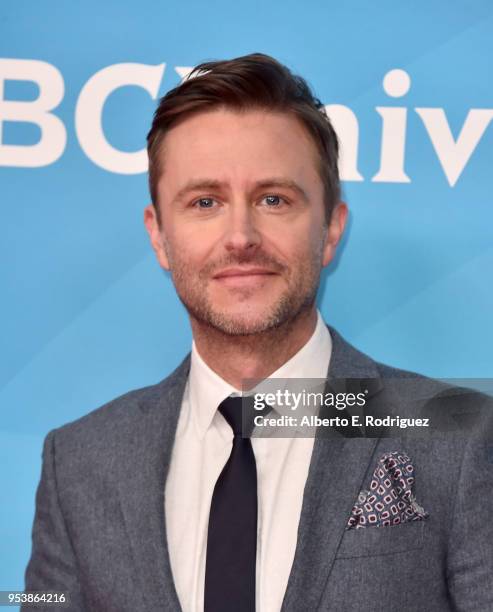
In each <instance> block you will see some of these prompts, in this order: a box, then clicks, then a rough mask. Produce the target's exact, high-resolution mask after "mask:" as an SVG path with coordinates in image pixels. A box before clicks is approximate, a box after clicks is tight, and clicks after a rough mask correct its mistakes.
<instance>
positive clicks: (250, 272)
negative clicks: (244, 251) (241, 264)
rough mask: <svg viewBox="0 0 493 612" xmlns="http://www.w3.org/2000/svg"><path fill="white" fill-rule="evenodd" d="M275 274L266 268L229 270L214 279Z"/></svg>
mask: <svg viewBox="0 0 493 612" xmlns="http://www.w3.org/2000/svg"><path fill="white" fill-rule="evenodd" d="M272 274H275V272H272V271H271V270H266V269H265V268H227V269H226V270H222V271H221V272H218V273H217V274H215V275H214V278H216V279H219V278H230V277H240V276H266V275H272Z"/></svg>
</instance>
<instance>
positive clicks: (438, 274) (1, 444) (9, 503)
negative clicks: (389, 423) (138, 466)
mask: <svg viewBox="0 0 493 612" xmlns="http://www.w3.org/2000/svg"><path fill="white" fill-rule="evenodd" d="M254 51H261V52H265V53H269V54H271V55H274V56H275V57H277V58H278V59H280V60H281V61H282V62H284V63H286V64H288V65H289V66H290V67H291V68H292V69H293V70H294V71H296V72H299V73H300V74H302V75H303V76H305V77H306V78H307V79H308V81H309V82H310V83H311V84H312V85H313V87H314V89H315V91H316V92H317V94H318V96H319V97H320V99H321V100H322V101H323V102H324V103H325V104H338V105H343V106H345V107H347V108H348V109H350V110H351V111H352V112H353V113H354V116H355V117H356V119H357V122H358V125H359V142H358V150H357V154H358V155H357V170H358V172H359V173H360V174H361V176H362V178H363V180H360V181H355V180H347V181H345V184H344V189H345V197H346V199H347V201H348V203H349V205H350V207H351V210H352V217H351V224H350V227H349V232H348V235H347V240H346V241H345V244H344V248H343V251H342V254H341V257H340V258H339V260H338V263H337V265H336V266H335V268H334V269H332V271H331V272H329V274H328V275H326V276H325V277H324V283H323V295H322V296H321V299H320V307H321V309H322V312H323V314H324V316H325V318H326V319H327V320H328V321H329V322H331V323H332V324H333V325H335V326H336V327H338V328H339V330H340V331H341V332H342V333H343V334H344V335H345V336H346V337H347V338H348V339H349V340H350V341H351V342H353V343H354V344H356V345H357V346H358V347H359V348H361V349H362V350H364V351H366V352H368V353H370V354H371V355H372V356H373V357H375V358H378V359H380V360H382V361H384V362H388V363H391V364H393V365H395V366H399V367H403V368H408V369H413V370H417V371H420V372H424V373H426V374H430V375H433V376H456V377H460V376H475V377H488V376H491V374H492V358H491V346H492V345H493V326H492V324H491V318H492V317H491V313H492V307H493V286H492V281H491V277H492V272H491V271H492V269H493V241H492V226H493V206H492V197H491V193H492V190H493V179H492V174H493V172H492V154H491V151H492V145H493V126H492V125H491V124H489V123H488V121H489V120H488V116H489V115H488V113H490V114H491V113H492V112H493V111H492V109H493V80H492V78H491V76H492V75H491V58H492V57H493V6H492V4H491V2H490V1H489V0H482V1H479V0H477V1H476V2H470V1H468V0H454V1H450V0H437V1H435V2H431V3H428V2H426V3H425V2H422V3H415V2H412V3H411V2H401V3H396V2H390V1H383V2H379V3H370V2H367V1H355V0H349V1H346V2H337V3H336V2H326V1H317V2H294V1H292V0H282V1H281V0H270V1H269V2H265V1H263V2H258V1H250V2H239V3H238V2H236V3H232V2H230V1H225V0H216V1H214V2H207V3H206V2H197V1H192V2H190V1H186V2H178V1H177V0H173V1H171V0H170V1H168V2H157V1H155V2H152V1H150V0H140V1H139V2H131V1H122V0H119V1H118V2H117V1H108V0H106V1H105V2H96V1H95V0H86V2H84V3H75V2H65V1H63V0H60V1H53V0H51V1H46V2H34V1H30V2H29V1H26V0H16V1H15V2H13V0H12V1H11V2H2V4H1V7H0V57H1V58H6V59H7V60H9V61H7V62H5V61H4V62H3V63H2V64H1V65H0V78H1V79H2V81H1V82H2V83H3V80H4V79H6V80H5V83H4V87H3V94H2V91H1V90H0V119H4V121H3V124H2V140H1V146H0V160H2V161H1V163H0V165H1V167H0V202H1V203H0V221H1V242H0V244H1V252H0V254H1V287H2V301H1V322H2V333H1V338H2V344H1V345H2V351H1V363H0V406H1V422H0V469H1V485H2V504H1V506H0V546H1V552H0V589H13V588H17V589H20V588H22V587H23V571H24V567H25V564H26V562H27V559H28V556H29V552H30V530H31V523H32V517H33V511H34V493H35V488H36V485H37V482H38V478H39V472H40V452H41V444H42V439H43V437H44V436H45V434H46V433H47V432H48V431H49V430H50V429H51V428H53V427H56V426H59V425H61V424H63V423H65V422H67V421H69V420H73V419H75V418H77V417H78V416H80V415H82V414H84V413H86V412H89V411H90V410H92V409H93V408H96V407H97V406H99V405H101V404H102V403H104V402H105V401H107V400H109V399H111V398H113V397H115V396H116V395H119V394H121V393H123V392H125V391H127V390H129V389H131V388H135V387H139V386H143V385H146V384H150V383H154V382H156V381H158V380H160V379H161V378H163V377H164V376H165V375H166V374H167V373H169V372H170V371H171V369H172V368H174V366H175V365H176V364H177V363H178V361H179V360H180V359H181V358H182V356H183V355H184V354H185V353H186V352H187V350H188V348H189V344H190V339H191V336H190V332H189V329H188V324H187V318H186V316H185V313H184V311H183V308H182V307H181V305H180V303H179V302H178V300H177V298H176V297H175V294H174V291H173V288H172V285H171V282H170V279H169V278H168V277H167V276H165V275H164V274H163V273H162V272H161V271H160V270H159V268H158V266H157V264H156V262H155V261H154V259H153V255H152V253H151V250H150V247H149V245H148V242H147V237H146V234H145V232H144V228H143V224H142V209H143V207H144V205H145V204H146V203H147V202H148V194H147V187H146V177H145V174H144V173H142V172H140V173H137V174H122V173H117V172H112V171H108V170H106V169H104V168H102V167H101V165H98V164H97V163H94V161H92V160H91V159H90V158H89V157H88V156H87V154H86V153H85V152H84V150H83V148H82V147H81V144H80V142H79V138H78V136H77V133H76V129H75V109H76V106H77V103H78V100H80V93H81V91H82V90H83V88H84V86H85V84H86V83H87V82H88V80H89V79H91V77H93V76H94V75H95V74H96V73H98V71H101V70H102V69H104V68H106V67H108V66H113V65H115V64H121V63H138V64H146V65H150V66H158V65H161V64H163V63H166V67H165V70H164V74H163V77H162V79H161V81H160V83H159V95H162V94H163V93H165V92H166V91H167V90H168V89H169V88H171V87H172V86H174V85H176V84H177V83H178V82H179V80H180V77H179V74H178V72H177V70H176V68H179V67H191V66H194V65H196V64H197V63H199V62H200V61H204V60H207V59H216V58H230V57H234V56H238V55H243V54H246V53H250V52H254ZM15 60H38V61H43V62H47V63H48V64H50V65H51V66H54V67H55V68H56V69H57V70H58V71H59V73H60V74H61V77H62V79H63V83H64V91H63V97H62V99H61V102H60V103H59V104H58V105H57V106H56V108H55V109H54V110H53V113H54V115H56V116H57V117H58V118H59V119H60V120H61V122H62V124H63V126H64V128H65V130H66V137H67V141H66V145H65V146H64V147H62V149H63V150H62V151H61V152H60V154H58V158H57V159H56V160H55V161H53V163H50V164H49V165H44V166H40V167H25V166H23V165H22V164H25V163H27V162H26V159H27V154H26V155H24V153H23V151H28V149H27V148H26V149H20V150H18V153H17V154H16V155H17V157H18V160H17V161H16V159H17V157H16V156H15V155H12V156H11V157H9V151H10V150H9V149H8V148H6V147H5V145H18V146H19V145H20V146H24V147H28V146H29V145H33V144H35V143H36V142H37V141H38V140H39V138H40V136H42V134H41V131H40V128H39V126H37V125H36V124H33V123H31V124H30V123H22V122H19V121H12V120H10V121H7V120H5V119H6V118H9V117H10V119H12V116H11V115H10V116H9V114H8V113H9V112H11V111H9V108H10V109H11V108H13V107H12V106H9V105H8V104H6V102H5V101H11V102H12V101H14V102H15V101H23V100H24V101H31V102H35V101H36V99H37V98H38V96H39V95H40V89H39V87H38V86H37V85H36V84H34V83H32V82H28V81H26V80H24V78H25V77H22V74H21V71H20V70H21V69H20V68H19V66H26V65H27V64H25V63H22V62H21V63H18V62H16V61H15ZM29 65H30V66H32V64H29ZM393 69H401V70H404V71H405V72H406V73H407V74H408V75H409V77H410V80H411V86H410V89H409V91H408V93H406V94H405V95H402V96H401V97H398V98H393V97H391V96H389V95H388V94H387V93H386V92H385V91H384V89H383V86H382V82H383V79H384V77H385V75H386V74H387V73H388V72H389V71H391V70H393ZM2 71H3V72H2ZM9 71H10V72H9ZM12 71H13V73H12ZM16 71H17V72H16ZM16 74H17V75H18V76H17V79H16V76H15V75H16ZM37 74H38V73H37ZM40 74H41V73H39V74H38V77H39V78H41V77H40ZM7 76H8V77H9V78H8V79H7ZM2 96H3V100H4V102H2ZM88 96H89V98H90V95H89V94H88ZM154 106H155V100H153V99H152V97H151V95H150V94H149V92H148V91H146V90H145V89H143V88H142V87H137V86H135V85H134V86H124V87H120V88H118V89H116V90H115V91H114V92H113V93H111V94H110V95H109V96H108V98H107V100H106V103H105V104H104V107H103V111H102V124H103V128H104V134H105V137H106V139H107V140H108V141H109V142H110V143H111V145H112V146H113V147H114V148H115V149H118V150H121V151H127V152H132V151H138V150H139V149H141V148H142V147H143V146H144V139H145V134H146V132H147V130H148V127H149V124H150V119H151V115H152V111H153V108H154ZM376 107H379V108H381V107H384V109H388V108H394V107H399V108H403V109H407V126H406V133H405V141H403V140H402V138H401V141H402V142H403V143H404V144H403V145H402V147H403V148H402V147H401V148H402V150H403V153H404V158H403V168H402V169H403V171H405V174H406V175H407V176H408V177H409V179H410V181H409V182H391V181H389V180H386V181H385V180H384V181H383V182H375V181H372V180H371V179H372V177H374V176H375V175H376V174H377V172H378V170H379V167H380V161H381V145H382V114H381V113H379V112H377V111H376ZM415 108H421V109H423V108H425V109H443V111H442V120H441V123H440V121H439V119H440V117H439V114H440V113H438V114H437V113H436V112H435V114H434V115H433V117H434V119H433V121H431V124H430V125H431V127H428V129H426V127H425V123H424V122H423V119H422V118H421V117H420V115H419V114H418V112H416V111H415V110H414V109H415ZM471 109H483V112H482V114H481V113H474V112H473V116H472V118H471V117H470V122H469V123H467V122H466V117H467V116H468V113H470V111H471ZM382 112H383V115H384V116H386V112H387V111H385V110H384V111H382ZM402 112H403V111H401V117H402ZM404 114H405V115H406V113H404ZM388 116H390V115H388ZM443 116H444V117H445V128H446V127H447V126H449V132H448V134H447V129H445V128H444V123H443ZM435 120H436V121H435ZM481 121H483V123H481ZM401 125H402V122H401ZM463 127H464V129H463V130H462V133H461V129H462V128H463ZM390 128H392V129H390ZM433 130H435V131H433ZM62 132H63V130H62ZM397 132H398V128H396V127H395V126H391V125H390V124H389V132H388V134H387V136H388V137H389V138H392V137H395V138H396V137H397V136H396V134H397ZM430 132H431V133H433V134H435V144H433V143H432V138H431V136H430ZM47 133H48V132H47ZM459 135H461V137H460V138H459ZM44 137H46V135H45V136H44ZM447 137H448V140H447ZM462 137H463V138H462ZM46 138H47V137H46ZM461 138H462V140H461ZM48 144H49V143H48ZM62 144H63V143H62ZM389 146H390V145H389ZM392 146H393V147H394V149H395V151H397V150H398V149H399V146H400V145H399V143H397V144H396V143H395V142H394V143H393V145H392ZM396 147H397V148H396ZM468 147H469V151H468ZM394 149H392V150H390V149H389V151H390V153H392V151H394ZM437 149H438V153H437ZM2 150H3V152H2ZM19 151H20V152H19ZM392 156H394V157H393V159H394V162H395V154H392V155H390V157H391V158H392ZM440 158H441V159H442V162H440ZM9 160H10V161H9ZM23 160H24V161H23ZM14 162H15V163H14ZM387 162H388V160H387ZM454 163H455V175H456V176H455V179H454V180H452V181H451V180H450V178H447V175H446V172H445V171H444V165H445V167H446V168H447V169H448V172H449V174H451V173H453V172H454V170H453V167H454ZM461 165H462V169H460V167H461ZM457 168H459V169H460V171H459V170H457ZM454 181H455V182H454ZM451 182H452V183H453V185H452V184H451Z"/></svg>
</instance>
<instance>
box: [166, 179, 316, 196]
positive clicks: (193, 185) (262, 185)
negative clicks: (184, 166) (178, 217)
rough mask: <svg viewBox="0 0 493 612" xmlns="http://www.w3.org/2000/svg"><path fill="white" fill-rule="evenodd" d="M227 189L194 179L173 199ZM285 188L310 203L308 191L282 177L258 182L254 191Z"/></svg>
mask: <svg viewBox="0 0 493 612" xmlns="http://www.w3.org/2000/svg"><path fill="white" fill-rule="evenodd" d="M225 187H227V183H224V182H222V181H217V180H214V179H192V180H190V181H188V183H186V184H185V186H184V187H182V188H181V189H180V190H179V191H178V193H177V194H176V195H175V197H174V198H173V200H174V201H176V200H181V199H182V198H183V197H184V196H186V195H187V194H188V193H190V192H192V191H198V190H208V189H224V188H225ZM276 187H278V188H283V189H291V190H292V191H294V192H296V193H297V194H298V195H299V196H300V197H301V198H302V199H303V200H304V201H305V202H308V195H307V193H306V191H305V190H304V189H303V188H302V187H301V186H300V185H299V184H298V183H297V182H296V181H293V180H291V179H285V178H282V177H272V178H267V179H263V180H261V181H257V182H256V183H255V184H254V186H253V189H252V191H258V190H259V189H269V188H276Z"/></svg>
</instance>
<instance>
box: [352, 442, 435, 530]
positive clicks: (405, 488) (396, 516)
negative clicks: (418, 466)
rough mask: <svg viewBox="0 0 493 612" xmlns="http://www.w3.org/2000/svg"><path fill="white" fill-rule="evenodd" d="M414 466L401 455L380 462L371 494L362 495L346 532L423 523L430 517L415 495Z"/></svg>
mask: <svg viewBox="0 0 493 612" xmlns="http://www.w3.org/2000/svg"><path fill="white" fill-rule="evenodd" d="M413 484H414V466H413V464H412V462H411V460H410V459H409V457H408V456H407V455H406V454H405V453H403V452H400V451H394V452H392V453H386V454H385V455H382V456H381V457H380V459H379V460H378V463H377V467H376V468H375V471H374V472H373V477H372V479H371V483H370V490H369V491H361V492H360V493H359V495H358V499H357V501H356V504H355V505H354V506H353V509H352V511H351V516H350V517H349V520H348V522H347V525H346V529H362V528H364V527H388V526H391V525H399V524H400V523H407V522H408V521H421V520H423V519H425V518H426V517H427V516H428V513H427V512H426V511H425V510H424V509H423V508H422V507H421V506H420V505H419V504H418V503H417V501H416V499H415V497H414V495H413Z"/></svg>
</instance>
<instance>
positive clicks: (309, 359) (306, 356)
mask: <svg viewBox="0 0 493 612" xmlns="http://www.w3.org/2000/svg"><path fill="white" fill-rule="evenodd" d="M331 352H332V339H331V337H330V333H329V330H328V329H327V326H326V325H325V323H324V320H323V319H322V315H321V314H320V312H319V311H318V310H317V324H316V326H315V330H314V332H313V334H312V335H311V337H310V338H309V340H308V341H307V342H306V343H305V344H304V345H303V346H302V347H301V348H300V350H299V351H298V352H297V353H295V354H294V355H293V356H292V357H291V359H289V360H288V361H286V363H284V364H283V365H282V366H281V367H280V368H278V369H277V370H276V371H275V372H273V373H272V374H271V375H270V376H269V377H268V378H303V379H304V378H318V379H321V378H323V379H325V378H326V377H327V370H328V367H329V361H330V356H331ZM188 382H189V389H188V392H189V398H190V410H191V415H190V416H191V418H192V419H193V421H194V423H195V426H196V428H197V432H198V434H199V436H200V437H203V436H204V435H205V433H206V431H207V429H208V428H209V427H210V425H211V423H212V419H213V418H214V415H215V413H216V410H217V407H218V406H219V404H220V403H221V402H222V401H223V400H224V399H225V398H226V397H228V396H229V395H233V394H237V395H241V391H240V390H239V389H236V388H235V387H233V386H232V385H230V384H229V383H228V382H226V381H225V380H224V379H223V378H221V377H220V376H219V375H218V374H216V372H214V370H212V369H211V368H210V367H209V366H208V365H207V364H206V362H205V361H204V360H203V359H202V357H201V356H200V355H199V352H198V350H197V347H196V345H195V342H192V351H191V362H190V375H189V381H188Z"/></svg>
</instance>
